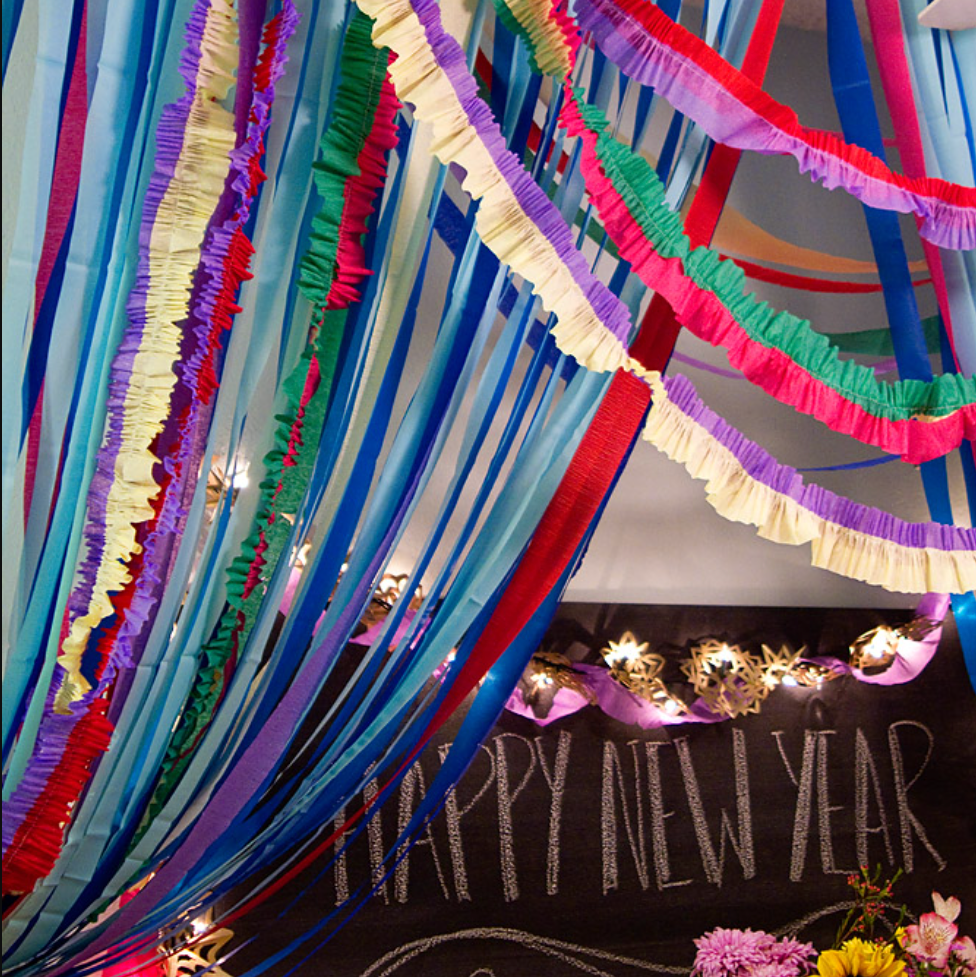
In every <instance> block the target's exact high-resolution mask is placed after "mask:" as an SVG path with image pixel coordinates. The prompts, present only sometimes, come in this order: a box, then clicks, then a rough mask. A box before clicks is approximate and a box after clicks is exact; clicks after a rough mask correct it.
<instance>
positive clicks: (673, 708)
mask: <svg viewBox="0 0 976 977" xmlns="http://www.w3.org/2000/svg"><path fill="white" fill-rule="evenodd" d="M664 711H665V712H669V713H671V715H672V716H673V715H674V714H675V713H676V712H677V711H678V703H677V702H675V701H674V699H668V700H667V701H666V702H665V703H664Z"/></svg>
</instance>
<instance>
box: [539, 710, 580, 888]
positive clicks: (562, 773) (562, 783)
mask: <svg viewBox="0 0 976 977" xmlns="http://www.w3.org/2000/svg"><path fill="white" fill-rule="evenodd" d="M571 742H572V734H570V733H568V732H567V731H566V730H565V729H561V730H560V731H559V743H558V744H557V745H556V759H555V762H554V763H553V766H552V769H550V768H549V767H547V766H546V755H545V752H544V751H543V749H542V737H541V736H537V737H536V738H535V749H536V753H538V754H539V766H540V767H541V768H542V773H543V776H545V778H546V783H547V784H548V785H549V790H550V792H551V793H552V803H551V804H550V805H549V847H548V849H547V851H546V894H547V895H550V896H554V895H556V893H558V892H559V826H560V824H561V822H562V817H563V792H564V791H565V789H566V772H567V771H568V770H569V746H570V743H571Z"/></svg>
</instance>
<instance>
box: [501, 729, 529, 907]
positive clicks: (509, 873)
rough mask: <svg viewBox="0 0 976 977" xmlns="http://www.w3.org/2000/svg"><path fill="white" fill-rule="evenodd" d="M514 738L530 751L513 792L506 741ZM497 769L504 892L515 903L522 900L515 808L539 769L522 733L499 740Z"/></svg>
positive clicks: (508, 734)
mask: <svg viewBox="0 0 976 977" xmlns="http://www.w3.org/2000/svg"><path fill="white" fill-rule="evenodd" d="M506 739H512V740H518V741H519V742H520V743H524V744H525V745H526V747H527V749H528V751H529V766H528V769H527V770H526V771H525V774H524V776H523V777H522V779H521V781H519V785H518V787H516V788H515V790H512V789H511V787H510V781H509V777H508V757H507V755H506V754H505V740H506ZM495 754H496V757H495V770H496V776H497V780H498V844H499V847H500V849H501V861H502V891H503V892H504V894H505V901H506V902H514V901H515V900H516V899H518V897H519V888H518V873H517V872H516V870H515V844H514V840H513V837H512V805H513V804H514V803H515V801H516V798H517V797H518V796H519V794H521V793H522V791H523V790H524V789H525V785H526V784H527V783H528V781H529V777H531V776H532V772H533V771H534V770H535V763H536V760H535V751H534V750H533V749H532V742H531V740H527V739H526V738H525V737H524V736H519V735H518V733H501V734H499V735H498V736H496V737H495Z"/></svg>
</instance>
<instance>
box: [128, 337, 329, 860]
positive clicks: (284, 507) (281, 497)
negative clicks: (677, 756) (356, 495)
mask: <svg viewBox="0 0 976 977" xmlns="http://www.w3.org/2000/svg"><path fill="white" fill-rule="evenodd" d="M296 381H298V383H296ZM283 389H284V392H285V395H286V398H287V400H288V402H289V405H290V409H289V410H288V411H287V412H286V413H285V414H282V415H278V417H277V420H278V430H277V433H276V437H275V447H274V448H273V449H272V450H271V451H270V452H269V453H268V455H267V456H266V457H265V470H266V471H267V472H268V475H267V476H266V477H265V478H264V479H263V480H262V482H261V485H260V488H259V491H260V492H261V499H260V501H259V504H258V511H257V514H256V516H255V524H256V526H257V528H256V529H254V530H252V532H251V533H250V534H249V535H248V536H247V537H246V538H245V540H244V541H243V543H242V545H241V551H242V552H241V554H240V555H238V556H237V557H235V558H234V560H233V561H232V563H231V565H230V567H229V568H228V570H227V579H228V583H227V604H228V607H227V609H226V610H225V612H224V614H223V615H222V617H221V619H220V622H219V624H218V626H217V633H216V635H215V636H214V638H213V639H212V640H211V641H209V642H208V643H207V644H206V645H204V647H203V649H202V651H201V656H200V664H199V665H198V668H197V674H196V677H195V679H194V682H193V685H192V688H191V691H190V694H189V695H188V697H187V701H186V705H185V706H184V709H183V712H182V713H181V715H180V718H179V721H178V723H177V726H176V728H175V730H174V732H173V736H172V738H171V739H170V742H169V745H168V746H167V750H166V754H165V756H164V758H163V762H162V765H161V772H160V777H159V780H158V782H157V784H156V787H155V788H154V790H153V793H152V796H151V797H150V800H149V803H148V805H147V807H146V812H145V814H144V816H143V820H142V823H141V824H140V827H139V830H138V831H137V833H136V836H135V838H134V839H133V841H132V845H133V846H134V845H135V844H136V843H138V840H139V838H141V836H142V834H143V833H144V832H145V830H146V828H148V826H149V824H150V823H151V822H152V820H153V819H154V818H155V816H156V815H157V814H158V813H159V812H160V811H161V810H162V808H163V806H164V805H165V803H166V801H167V799H168V798H169V796H170V794H171V793H172V790H173V788H174V787H175V786H176V783H177V782H178V781H179V778H180V776H181V775H182V773H183V771H184V770H185V769H186V767H187V765H188V764H189V762H190V760H191V759H192V757H193V752H194V750H195V749H196V747H197V746H198V745H199V743H200V741H201V739H202V738H203V735H204V733H205V732H206V731H207V729H208V727H209V725H210V723H211V721H212V719H213V716H214V714H215V712H216V710H217V708H218V707H219V705H220V703H221V701H222V700H223V696H224V693H225V691H226V688H227V682H228V680H229V679H230V676H231V674H232V673H233V670H234V668H235V667H236V664H237V660H238V656H239V653H240V649H241V648H242V647H243V645H244V642H245V641H246V639H247V635H248V634H249V633H250V631H251V628H252V627H253V626H254V622H255V621H256V619H257V615H258V612H259V611H260V608H261V604H262V601H263V599H264V595H265V592H266V586H267V582H268V580H269V579H270V576H271V573H272V572H273V571H274V568H275V567H276V566H277V563H278V560H279V558H280V556H281V554H282V552H283V551H284V547H285V544H286V543H287V541H288V538H289V535H290V532H291V523H290V522H289V520H288V519H286V518H285V516H286V515H288V516H293V515H294V514H295V512H296V510H297V508H298V504H299V503H300V501H301V498H302V496H303V495H304V490H305V486H306V484H307V482H308V479H309V477H310V475H311V471H312V465H313V463H314V459H315V455H316V451H317V449H318V443H319V437H320V435H321V430H322V426H323V423H324V419H325V410H326V407H327V396H328V391H327V390H326V389H325V388H324V387H320V384H319V371H318V361H317V359H316V358H315V356H314V353H313V350H312V349H311V348H308V349H306V350H305V352H304V353H303V355H302V358H301V360H300V361H299V364H298V367H297V368H296V370H295V371H294V373H293V374H292V376H291V377H289V379H288V380H287V381H286V382H285V384H284V385H283ZM306 428H307V429H308V430H307V432H306Z"/></svg>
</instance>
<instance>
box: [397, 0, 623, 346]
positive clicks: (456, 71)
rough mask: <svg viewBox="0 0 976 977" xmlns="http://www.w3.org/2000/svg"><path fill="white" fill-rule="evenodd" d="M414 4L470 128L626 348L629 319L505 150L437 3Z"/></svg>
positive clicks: (425, 0)
mask: <svg viewBox="0 0 976 977" xmlns="http://www.w3.org/2000/svg"><path fill="white" fill-rule="evenodd" d="M410 4H411V6H412V7H413V10H414V13H416V15H417V18H418V20H419V21H420V23H421V25H422V26H423V29H424V34H425V36H426V39H427V43H428V45H429V46H430V48H431V51H432V52H433V56H434V58H435V60H436V61H437V63H438V65H440V67H441V68H442V69H443V71H444V74H445V76H446V77H447V78H448V80H449V81H450V83H451V86H452V87H453V89H454V92H455V94H456V96H457V99H458V102H459V104H460V105H461V107H462V109H463V110H464V113H465V115H466V117H467V120H468V123H469V124H470V125H471V127H472V128H473V129H474V131H475V132H477V134H478V136H479V138H480V140H481V142H482V144H483V145H484V147H485V149H486V150H487V151H488V153H489V155H490V156H491V158H492V161H493V162H494V163H495V165H496V166H497V167H498V171H499V173H500V174H501V176H502V177H503V179H504V180H505V182H506V184H507V185H508V187H509V189H510V190H511V192H512V194H513V195H514V196H515V198H516V200H517V201H518V203H519V206H520V207H521V208H522V210H523V211H524V212H525V214H526V215H527V216H528V217H529V219H530V220H531V221H532V222H533V223H534V224H535V226H536V227H537V228H538V229H539V231H540V232H541V233H542V234H543V235H544V236H545V238H546V240H547V241H548V242H549V243H550V244H551V245H552V247H553V249H554V250H555V252H556V254H557V255H558V256H559V259H560V261H562V262H563V264H564V265H565V266H566V267H567V269H568V270H569V271H570V273H571V275H572V276H573V280H574V281H575V282H576V283H577V285H579V287H580V289H581V290H582V292H583V293H584V295H585V296H586V299H587V301H588V302H589V304H590V306H591V307H592V309H593V311H594V313H595V314H596V316H597V317H598V318H599V320H600V322H602V323H603V325H604V326H605V327H606V328H607V329H608V330H609V331H610V333H612V334H613V336H615V337H616V338H617V339H618V340H619V341H620V342H621V343H623V344H624V345H626V344H627V341H628V338H629V334H630V331H631V324H630V314H629V312H628V311H627V308H626V306H625V305H624V304H623V303H622V302H621V301H620V299H618V298H617V297H616V296H615V295H614V294H613V293H612V292H611V291H610V290H609V289H608V288H607V287H606V285H604V284H603V282H601V281H600V280H599V279H598V278H597V277H596V276H595V275H594V274H593V273H592V272H591V271H590V269H589V265H588V264H587V261H586V259H585V258H584V257H583V255H582V253H581V252H579V251H578V250H577V248H576V246H575V245H574V243H573V238H572V234H571V232H570V229H569V227H568V226H567V224H566V222H565V220H564V219H563V217H562V215H561V214H560V213H559V211H558V210H557V209H556V207H555V206H554V205H553V204H552V202H551V201H550V200H549V198H548V197H547V196H546V195H545V193H544V192H543V191H542V190H541V189H540V188H539V186H538V185H537V184H536V183H535V181H534V180H532V179H531V177H530V176H529V174H528V173H526V172H525V169H524V167H523V166H522V164H521V163H520V162H519V160H518V157H516V156H515V155H514V154H513V153H511V152H510V151H509V150H508V149H507V148H506V145H505V139H504V136H503V135H502V133H501V130H500V129H499V127H498V123H497V122H496V121H495V119H494V116H493V115H492V113H491V110H490V109H489V108H488V106H487V105H485V103H484V102H483V101H482V99H481V97H480V96H479V95H478V89H477V85H476V84H475V81H474V79H473V78H472V77H471V74H470V72H469V71H468V68H467V60H466V58H465V55H464V51H463V50H462V49H461V46H460V45H459V44H458V43H457V41H456V40H455V39H454V38H453V37H452V36H451V35H450V34H448V33H447V32H446V31H445V30H444V27H443V25H442V23H441V18H440V8H439V7H438V5H437V3H436V2H435V0H410Z"/></svg>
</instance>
